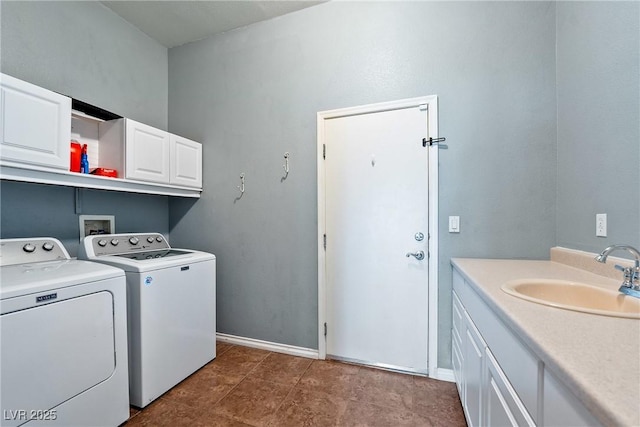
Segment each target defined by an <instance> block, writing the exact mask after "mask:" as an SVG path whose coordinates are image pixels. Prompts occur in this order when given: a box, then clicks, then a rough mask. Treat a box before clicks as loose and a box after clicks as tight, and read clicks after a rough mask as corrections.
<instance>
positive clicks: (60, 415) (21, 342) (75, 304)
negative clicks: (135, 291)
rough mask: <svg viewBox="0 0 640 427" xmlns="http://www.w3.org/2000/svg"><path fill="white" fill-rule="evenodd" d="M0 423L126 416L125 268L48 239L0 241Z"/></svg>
mask: <svg viewBox="0 0 640 427" xmlns="http://www.w3.org/2000/svg"><path fill="white" fill-rule="evenodd" d="M0 312H1V315H0V316H1V317H0V329H1V330H0V344H1V345H0V353H1V355H0V357H1V359H0V360H1V363H0V387H1V393H0V407H1V411H0V416H1V417H2V418H1V420H0V425H2V426H19V425H22V424H26V423H28V425H29V426H32V425H47V426H83V427H84V426H89V425H90V426H118V425H120V424H122V423H123V422H125V421H126V420H127V419H128V418H129V395H128V388H129V383H128V375H127V373H128V358H127V311H126V282H125V276H124V272H123V271H122V270H119V269H117V268H114V267H109V266H106V265H100V264H97V263H93V262H87V261H78V260H73V259H70V257H69V254H68V252H67V251H66V249H65V248H64V246H63V245H62V243H60V242H59V241H58V240H56V239H53V238H28V239H4V240H0Z"/></svg>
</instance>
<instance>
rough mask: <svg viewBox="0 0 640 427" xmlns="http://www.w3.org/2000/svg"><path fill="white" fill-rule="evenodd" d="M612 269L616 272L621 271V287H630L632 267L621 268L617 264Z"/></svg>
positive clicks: (632, 275) (632, 274)
mask: <svg viewBox="0 0 640 427" xmlns="http://www.w3.org/2000/svg"><path fill="white" fill-rule="evenodd" d="M614 267H615V269H616V270H620V271H622V275H623V278H624V282H623V283H622V286H626V287H631V282H632V279H633V278H634V276H635V274H634V271H633V270H634V269H633V268H632V267H623V266H621V265H617V264H616V265H615V266H614Z"/></svg>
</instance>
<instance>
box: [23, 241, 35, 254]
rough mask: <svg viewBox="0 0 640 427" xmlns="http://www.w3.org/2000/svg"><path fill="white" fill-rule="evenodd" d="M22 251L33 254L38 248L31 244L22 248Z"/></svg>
mask: <svg viewBox="0 0 640 427" xmlns="http://www.w3.org/2000/svg"><path fill="white" fill-rule="evenodd" d="M22 249H23V250H24V251H25V252H27V253H31V252H33V251H35V250H36V246H35V245H32V244H31V243H27V244H26V245H24V246H23V247H22Z"/></svg>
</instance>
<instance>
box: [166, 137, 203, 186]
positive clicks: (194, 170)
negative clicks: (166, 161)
mask: <svg viewBox="0 0 640 427" xmlns="http://www.w3.org/2000/svg"><path fill="white" fill-rule="evenodd" d="M170 140H171V144H170V145H171V178H170V180H169V182H170V183H171V184H175V185H186V186H188V187H196V188H201V187H202V144H200V143H198V142H195V141H191V140H190V139H186V138H182V137H180V136H177V135H171V136H170Z"/></svg>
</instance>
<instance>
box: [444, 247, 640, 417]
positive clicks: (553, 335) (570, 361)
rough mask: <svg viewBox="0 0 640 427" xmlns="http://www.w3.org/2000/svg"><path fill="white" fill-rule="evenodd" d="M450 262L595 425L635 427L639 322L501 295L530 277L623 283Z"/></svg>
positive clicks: (563, 268)
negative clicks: (504, 287) (512, 283)
mask: <svg viewBox="0 0 640 427" xmlns="http://www.w3.org/2000/svg"><path fill="white" fill-rule="evenodd" d="M451 262H452V264H453V265H454V266H455V267H456V268H457V269H458V270H459V271H460V272H461V273H462V275H463V276H464V277H465V279H467V280H468V281H469V284H470V285H471V286H472V287H473V288H474V289H475V290H476V291H477V292H478V294H479V295H480V296H481V297H482V298H483V299H484V300H485V302H486V303H487V304H488V305H489V307H491V308H492V309H493V310H494V311H495V312H496V314H497V315H498V316H499V317H500V319H501V320H502V321H504V323H505V324H506V325H507V326H509V327H510V328H511V329H512V330H513V331H514V332H515V333H516V334H517V335H518V336H519V337H520V338H521V339H522V340H523V342H525V343H526V344H527V345H528V346H529V347H530V348H531V349H532V350H533V351H534V352H535V353H536V354H537V355H538V357H539V358H540V360H542V361H543V362H544V364H545V366H546V367H548V368H549V369H550V370H551V371H552V372H553V373H554V374H555V375H556V376H557V377H558V378H559V379H560V380H562V381H563V382H564V383H565V385H566V386H567V387H568V388H569V389H571V390H572V391H573V393H574V394H575V395H576V397H577V398H578V399H579V400H580V401H581V402H582V403H583V404H584V405H585V407H587V408H588V409H589V410H590V411H591V412H592V414H593V415H594V416H595V417H596V418H598V419H599V420H600V422H602V423H603V424H604V425H619V426H630V427H631V426H640V320H637V319H624V318H617V317H607V316H600V315H595V314H587V313H581V312H576V311H570V310H564V309H559V308H554V307H549V306H545V305H542V304H536V303H533V302H529V301H526V300H523V299H520V298H517V297H514V296H511V295H508V294H506V293H505V292H503V291H502V290H501V289H500V287H501V286H502V285H503V284H504V283H505V282H507V281H510V280H516V279H533V278H535V279H561V280H572V281H579V282H582V283H586V284H590V285H594V286H599V287H603V288H606V289H611V290H617V289H618V287H619V286H620V283H621V281H622V280H613V279H608V278H606V277H603V276H598V275H595V274H592V273H588V272H585V271H583V270H580V269H577V268H573V267H569V266H567V265H564V264H560V263H556V262H552V261H522V260H497V259H466V258H455V259H452V260H451ZM611 268H613V266H612V267H611Z"/></svg>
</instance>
